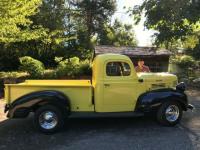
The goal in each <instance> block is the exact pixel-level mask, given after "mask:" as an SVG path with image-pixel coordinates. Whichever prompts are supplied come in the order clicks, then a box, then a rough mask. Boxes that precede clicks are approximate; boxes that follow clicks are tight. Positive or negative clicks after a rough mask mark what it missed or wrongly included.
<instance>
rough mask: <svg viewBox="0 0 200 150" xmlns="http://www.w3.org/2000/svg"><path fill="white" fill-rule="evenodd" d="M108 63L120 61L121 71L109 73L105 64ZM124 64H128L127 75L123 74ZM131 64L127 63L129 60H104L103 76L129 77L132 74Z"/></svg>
mask: <svg viewBox="0 0 200 150" xmlns="http://www.w3.org/2000/svg"><path fill="white" fill-rule="evenodd" d="M109 63H120V66H121V67H122V68H121V73H120V75H109V74H108V72H107V65H108V64H109ZM125 65H127V66H128V68H129V73H128V74H127V75H125V74H124V70H125V68H126V67H125ZM131 70H132V69H131V65H130V64H129V62H127V61H121V60H109V61H107V62H105V68H104V72H105V76H106V77H110V78H117V77H130V76H131V75H132V71H131Z"/></svg>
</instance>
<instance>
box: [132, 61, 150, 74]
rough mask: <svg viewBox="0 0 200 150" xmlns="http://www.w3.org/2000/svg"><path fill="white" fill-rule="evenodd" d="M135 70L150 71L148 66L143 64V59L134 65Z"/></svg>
mask: <svg viewBox="0 0 200 150" xmlns="http://www.w3.org/2000/svg"><path fill="white" fill-rule="evenodd" d="M135 70H136V72H150V69H149V67H148V66H145V65H144V60H142V59H140V60H139V61H138V66H136V67H135Z"/></svg>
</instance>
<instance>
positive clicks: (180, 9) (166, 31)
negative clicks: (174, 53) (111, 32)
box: [131, 0, 200, 48]
mask: <svg viewBox="0 0 200 150" xmlns="http://www.w3.org/2000/svg"><path fill="white" fill-rule="evenodd" d="M131 11H132V14H134V18H135V21H136V23H139V22H140V20H141V16H142V13H143V12H144V13H145V17H146V20H145V23H144V25H145V27H146V28H148V29H154V30H156V31H158V32H157V33H155V36H156V44H157V45H159V44H165V46H166V47H167V48H168V47H169V43H171V42H172V41H174V40H175V41H176V40H178V39H180V40H182V41H184V40H185V38H186V37H187V36H188V35H192V34H193V33H194V32H195V31H196V30H197V29H199V28H200V25H199V18H200V1H198V0H192V1H191V0H178V1H177V0H159V1H158V0H145V1H144V2H143V3H142V4H141V5H139V6H135V7H134V9H133V10H131Z"/></svg>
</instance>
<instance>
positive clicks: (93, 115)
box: [69, 112, 144, 118]
mask: <svg viewBox="0 0 200 150" xmlns="http://www.w3.org/2000/svg"><path fill="white" fill-rule="evenodd" d="M141 116H144V114H143V113H140V112H72V113H71V114H70V116H69V117H70V118H96V117H102V118H106V117H116V118H120V117H141Z"/></svg>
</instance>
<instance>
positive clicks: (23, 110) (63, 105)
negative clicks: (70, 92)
mask: <svg viewBox="0 0 200 150" xmlns="http://www.w3.org/2000/svg"><path fill="white" fill-rule="evenodd" d="M45 104H52V105H54V106H57V107H59V109H61V110H62V112H63V113H66V114H69V112H70V101H69V98H68V97H67V96H66V95H64V94H63V93H61V92H59V91H39V92H33V93H29V94H27V95H24V96H22V97H20V98H18V99H16V100H15V101H14V102H13V103H12V104H10V105H9V106H7V107H9V108H8V115H7V116H8V117H9V118H23V117H26V116H27V115H28V114H29V112H31V111H35V110H36V109H37V108H38V107H40V106H42V105H45Z"/></svg>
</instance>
